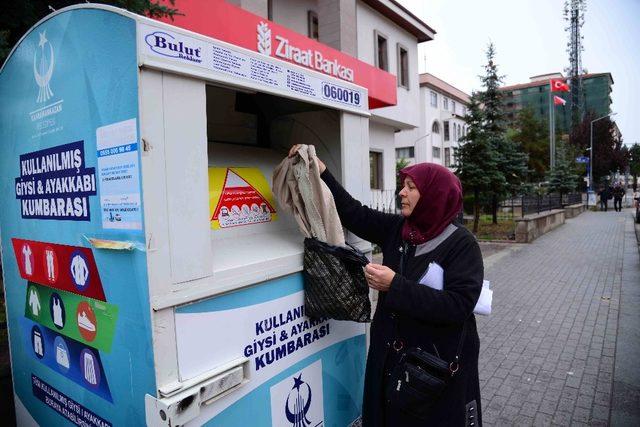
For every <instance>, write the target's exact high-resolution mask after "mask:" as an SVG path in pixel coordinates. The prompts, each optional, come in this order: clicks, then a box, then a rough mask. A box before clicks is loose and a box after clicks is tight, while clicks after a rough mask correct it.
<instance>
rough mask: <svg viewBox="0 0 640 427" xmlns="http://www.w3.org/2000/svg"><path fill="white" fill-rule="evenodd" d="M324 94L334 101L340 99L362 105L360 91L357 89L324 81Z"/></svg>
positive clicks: (347, 102) (340, 100)
mask: <svg viewBox="0 0 640 427" xmlns="http://www.w3.org/2000/svg"><path fill="white" fill-rule="evenodd" d="M322 94H323V95H324V97H325V98H326V99H330V100H332V101H339V102H344V103H346V104H351V105H357V106H359V105H360V93H359V92H357V91H355V90H351V89H346V88H342V87H339V86H334V85H332V84H328V83H323V85H322Z"/></svg>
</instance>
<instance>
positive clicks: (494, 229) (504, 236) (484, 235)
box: [465, 215, 516, 241]
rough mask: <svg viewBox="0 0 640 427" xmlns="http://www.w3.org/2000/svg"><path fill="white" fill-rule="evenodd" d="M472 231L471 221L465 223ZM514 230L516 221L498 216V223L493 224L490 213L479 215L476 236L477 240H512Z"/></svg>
mask: <svg viewBox="0 0 640 427" xmlns="http://www.w3.org/2000/svg"><path fill="white" fill-rule="evenodd" d="M465 226H466V227H467V228H468V229H469V230H470V231H473V221H471V222H469V223H467V224H465ZM515 232H516V222H515V220H514V219H513V218H508V217H507V218H500V217H499V218H498V223H497V224H493V222H492V219H491V215H481V216H480V223H479V224H478V233H477V234H476V237H477V238H478V239H479V240H508V241H513V240H514V238H515Z"/></svg>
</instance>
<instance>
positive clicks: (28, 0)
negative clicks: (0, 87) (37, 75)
mask: <svg viewBox="0 0 640 427" xmlns="http://www.w3.org/2000/svg"><path fill="white" fill-rule="evenodd" d="M79 3H85V2H84V1H82V0H21V1H9V2H7V4H4V5H3V7H2V14H0V28H1V29H2V30H0V64H3V63H4V61H5V60H6V59H7V56H8V55H9V53H10V51H11V49H12V48H13V46H14V45H15V44H16V43H18V41H19V40H20V38H21V37H22V36H23V35H24V34H25V33H26V32H27V31H28V30H29V28H31V27H32V26H33V25H34V24H35V23H36V22H38V21H39V20H40V19H42V18H44V17H45V16H47V15H48V14H50V13H51V11H52V9H53V10H57V9H62V8H63V7H67V6H71V5H74V4H79ZM96 3H102V4H110V5H113V6H116V7H120V8H123V9H127V10H129V11H131V12H133V13H138V14H140V15H146V16H149V17H151V18H161V17H165V16H169V17H173V16H174V15H177V14H179V12H178V9H176V8H174V7H172V6H174V5H175V0H168V4H167V2H166V1H161V0H100V1H97V2H96Z"/></svg>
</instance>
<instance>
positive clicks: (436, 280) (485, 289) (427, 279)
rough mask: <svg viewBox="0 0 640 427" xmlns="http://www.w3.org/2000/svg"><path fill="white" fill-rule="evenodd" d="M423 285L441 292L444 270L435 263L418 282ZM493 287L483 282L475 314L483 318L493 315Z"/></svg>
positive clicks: (489, 283)
mask: <svg viewBox="0 0 640 427" xmlns="http://www.w3.org/2000/svg"><path fill="white" fill-rule="evenodd" d="M418 283H420V284H421V285H425V286H428V287H430V288H432V289H435V290H437V291H441V290H443V289H444V286H443V283H444V270H443V269H442V267H440V265H438V264H437V263H435V262H432V263H431V264H429V268H428V269H427V272H426V273H424V275H423V276H422V278H421V279H420V281H419V282H418ZM490 286H491V282H489V281H488V280H483V281H482V290H481V291H480V298H478V302H477V303H476V306H475V308H474V309H473V312H474V313H475V314H481V315H483V316H488V315H490V314H491V303H492V301H493V291H492V290H491V289H490V288H489V287H490Z"/></svg>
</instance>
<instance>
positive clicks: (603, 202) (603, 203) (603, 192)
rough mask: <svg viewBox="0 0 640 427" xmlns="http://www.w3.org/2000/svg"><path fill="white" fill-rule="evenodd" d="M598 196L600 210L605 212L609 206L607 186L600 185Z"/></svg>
mask: <svg viewBox="0 0 640 427" xmlns="http://www.w3.org/2000/svg"><path fill="white" fill-rule="evenodd" d="M598 196H599V197H600V210H601V211H605V212H606V211H607V208H608V207H609V206H608V205H609V187H608V186H605V185H601V186H600V190H599V191H598Z"/></svg>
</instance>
